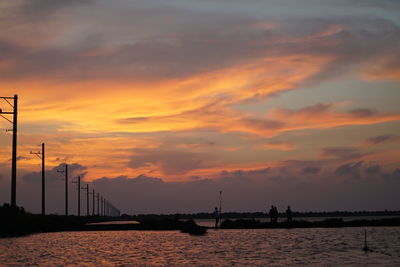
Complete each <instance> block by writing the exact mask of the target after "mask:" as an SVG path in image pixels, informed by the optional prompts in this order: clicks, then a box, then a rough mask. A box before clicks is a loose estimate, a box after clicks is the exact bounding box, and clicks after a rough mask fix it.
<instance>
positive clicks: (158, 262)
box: [0, 227, 400, 266]
mask: <svg viewBox="0 0 400 267" xmlns="http://www.w3.org/2000/svg"><path fill="white" fill-rule="evenodd" d="M364 229H367V231H368V240H369V246H370V247H371V248H372V249H373V250H374V251H373V252H369V253H365V252H363V251H362V250H361V249H362V247H363V230H364ZM0 263H2V265H11V266H21V265H37V266H48V265H51V266H54V265H80V266H183V265H192V266H294V265H298V266H301V265H316V264H318V265H321V264H323V265H334V266H337V265H355V266H358V265H359V266H365V265H369V266H376V265H385V266H400V227H367V228H330V229H326V228H325V229H324V228H314V229H258V230H209V231H208V234H207V235H205V236H190V235H188V234H183V233H180V232H178V231H96V232H59V233H43V234H34V235H30V236H26V237H18V238H5V239H0Z"/></svg>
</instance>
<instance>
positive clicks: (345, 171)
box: [335, 161, 363, 178]
mask: <svg viewBox="0 0 400 267" xmlns="http://www.w3.org/2000/svg"><path fill="white" fill-rule="evenodd" d="M362 164H363V162H362V161H359V162H355V163H348V164H343V165H341V166H339V167H338V168H337V169H336V170H335V174H337V175H342V176H349V177H353V178H360V176H361V175H360V169H361V167H362Z"/></svg>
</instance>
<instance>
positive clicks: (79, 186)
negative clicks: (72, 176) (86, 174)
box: [73, 176, 81, 217]
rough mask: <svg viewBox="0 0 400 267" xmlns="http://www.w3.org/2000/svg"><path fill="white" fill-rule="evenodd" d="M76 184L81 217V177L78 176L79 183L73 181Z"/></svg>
mask: <svg viewBox="0 0 400 267" xmlns="http://www.w3.org/2000/svg"><path fill="white" fill-rule="evenodd" d="M73 183H74V184H78V217H79V216H81V177H80V176H78V178H77V181H73Z"/></svg>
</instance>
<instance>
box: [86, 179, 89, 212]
mask: <svg viewBox="0 0 400 267" xmlns="http://www.w3.org/2000/svg"><path fill="white" fill-rule="evenodd" d="M86 216H89V184H86Z"/></svg>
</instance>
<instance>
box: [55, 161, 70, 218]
mask: <svg viewBox="0 0 400 267" xmlns="http://www.w3.org/2000/svg"><path fill="white" fill-rule="evenodd" d="M57 172H60V173H64V175H65V216H68V164H65V171H60V170H57Z"/></svg>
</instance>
